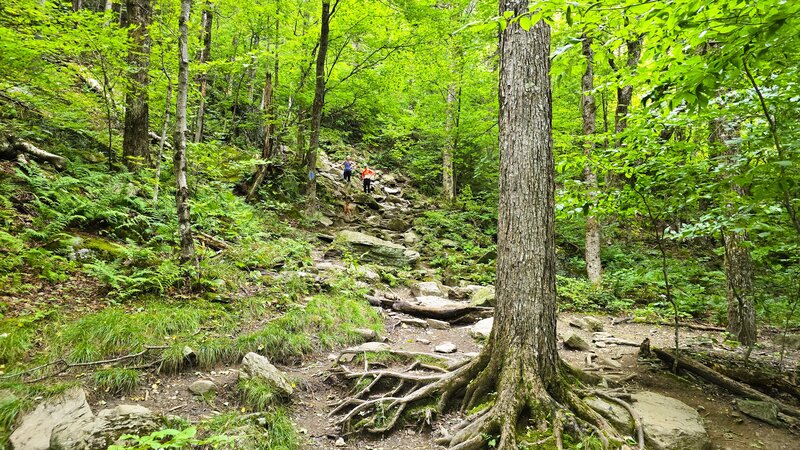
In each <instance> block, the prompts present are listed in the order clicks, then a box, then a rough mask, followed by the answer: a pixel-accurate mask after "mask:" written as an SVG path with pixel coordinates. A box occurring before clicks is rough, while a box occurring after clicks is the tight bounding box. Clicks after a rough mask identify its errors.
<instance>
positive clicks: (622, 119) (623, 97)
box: [614, 37, 644, 145]
mask: <svg viewBox="0 0 800 450" xmlns="http://www.w3.org/2000/svg"><path fill="white" fill-rule="evenodd" d="M643 39H644V38H643V37H639V38H637V39H633V40H630V41H628V43H627V45H626V46H627V47H628V61H627V63H626V65H627V66H628V69H629V70H633V69H635V68H636V66H637V65H639V59H640V58H641V57H642V41H643ZM632 99H633V86H632V85H630V84H626V85H625V86H622V87H620V88H617V110H616V112H615V114H614V133H616V134H617V135H619V134H620V133H622V132H623V131H625V129H626V128H627V127H628V109H629V108H630V105H631V100H632ZM620 142H621V139H620V138H619V137H617V145H620Z"/></svg>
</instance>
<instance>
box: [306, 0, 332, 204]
mask: <svg viewBox="0 0 800 450" xmlns="http://www.w3.org/2000/svg"><path fill="white" fill-rule="evenodd" d="M330 16H331V3H330V1H329V0H322V19H321V21H320V22H321V25H320V33H319V50H318V51H317V66H316V72H315V74H316V83H315V85H314V103H312V105H311V142H310V143H309V149H308V158H307V162H308V174H307V176H308V182H307V183H306V212H307V213H308V214H313V213H314V212H316V210H317V150H318V149H319V132H320V126H321V124H322V107H323V106H324V105H325V57H326V56H327V54H328V35H329V33H330Z"/></svg>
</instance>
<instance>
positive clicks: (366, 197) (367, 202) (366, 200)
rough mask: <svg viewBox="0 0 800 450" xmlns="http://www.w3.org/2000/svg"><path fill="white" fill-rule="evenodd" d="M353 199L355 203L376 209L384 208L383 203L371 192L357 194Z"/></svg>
mask: <svg viewBox="0 0 800 450" xmlns="http://www.w3.org/2000/svg"><path fill="white" fill-rule="evenodd" d="M353 201H354V202H355V203H358V204H359V205H363V206H367V207H369V208H370V209H373V210H375V211H380V210H381V209H382V208H381V204H380V203H378V201H377V200H375V197H373V196H372V195H370V194H365V193H363V192H360V193H358V194H356V195H355V197H354V198H353Z"/></svg>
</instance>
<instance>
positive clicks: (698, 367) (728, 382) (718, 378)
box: [651, 347, 800, 418]
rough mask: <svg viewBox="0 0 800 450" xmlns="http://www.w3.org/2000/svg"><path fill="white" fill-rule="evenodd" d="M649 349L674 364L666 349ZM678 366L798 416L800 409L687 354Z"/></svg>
mask: <svg viewBox="0 0 800 450" xmlns="http://www.w3.org/2000/svg"><path fill="white" fill-rule="evenodd" d="M651 351H652V352H653V353H655V354H656V356H658V357H659V359H661V360H662V361H664V362H666V363H667V364H670V365H672V364H675V362H676V359H675V356H674V355H673V354H672V353H670V352H669V351H667V350H662V349H660V348H655V347H651ZM677 365H678V368H680V369H683V370H686V371H688V372H691V373H693V374H695V375H697V376H699V377H701V378H703V379H704V380H706V381H708V382H710V383H713V384H716V385H717V386H720V387H722V388H724V389H726V390H728V391H730V392H731V393H733V394H736V395H739V396H742V397H745V398H749V399H751V400H759V401H762V402H768V403H772V404H774V405H775V406H777V407H778V410H779V411H780V412H782V413H783V414H786V415H788V416H792V417H798V418H800V410H798V409H797V408H795V407H793V406H789V405H787V404H785V403H783V402H781V401H780V400H777V399H775V398H773V397H770V396H769V395H767V394H764V393H762V392H760V391H757V390H755V389H753V388H751V387H750V386H747V385H745V384H742V383H739V382H738V381H736V380H733V379H732V378H729V377H727V376H725V375H723V374H721V373H719V372H717V371H716V370H714V369H712V368H710V367H708V366H706V365H705V364H702V363H700V362H698V361H695V360H694V359H692V358H689V357H688V356H682V357H680V358H678V359H677Z"/></svg>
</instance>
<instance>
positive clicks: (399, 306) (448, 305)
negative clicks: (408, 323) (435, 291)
mask: <svg viewBox="0 0 800 450" xmlns="http://www.w3.org/2000/svg"><path fill="white" fill-rule="evenodd" d="M392 308H393V309H395V310H397V311H400V312H404V313H407V314H411V315H413V316H420V317H425V318H431V319H440V320H447V319H455V318H458V317H462V316H464V315H466V314H469V313H471V312H474V311H476V310H477V309H476V308H475V307H473V306H472V305H470V304H468V303H465V302H457V301H453V300H448V299H446V298H442V297H433V296H425V297H417V298H415V299H414V300H401V301H399V302H395V304H394V305H392Z"/></svg>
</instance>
